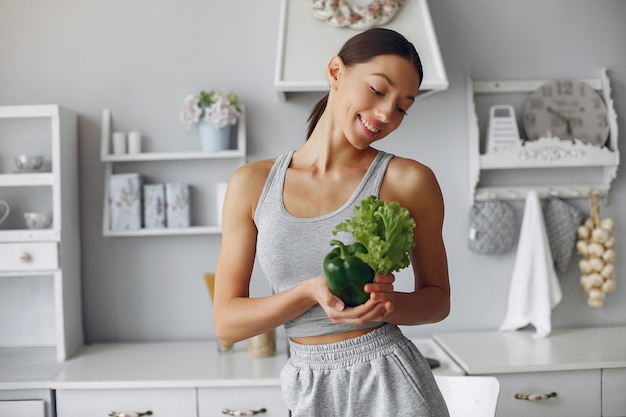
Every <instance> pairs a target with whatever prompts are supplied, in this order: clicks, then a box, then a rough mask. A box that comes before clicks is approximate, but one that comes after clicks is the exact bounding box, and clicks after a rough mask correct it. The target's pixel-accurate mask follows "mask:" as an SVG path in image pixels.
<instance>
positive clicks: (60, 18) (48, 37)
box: [0, 0, 626, 342]
mask: <svg viewBox="0 0 626 417" xmlns="http://www.w3.org/2000/svg"><path fill="white" fill-rule="evenodd" d="M303 1H304V0H303ZM409 1H410V0H409ZM429 5H430V9H431V13H432V17H433V21H434V25H435V29H436V31H437V34H438V37H439V40H440V46H441V50H442V53H443V58H444V62H445V64H446V70H447V72H448V77H449V81H450V88H449V90H447V91H446V92H443V93H439V94H437V95H434V96H432V97H430V98H428V99H426V100H424V101H419V102H418V103H416V104H415V105H414V106H413V108H412V109H411V111H410V115H409V117H408V118H407V119H406V121H405V123H404V124H403V126H402V127H401V128H400V130H399V131H398V132H397V134H395V135H394V136H393V137H392V138H390V139H388V142H386V143H385V144H384V145H383V147H384V149H386V150H389V151H392V152H395V153H398V154H402V155H405V156H408V157H412V158H415V159H418V160H420V161H422V162H424V163H426V164H427V165H429V166H431V167H432V168H433V170H434V171H435V172H436V174H437V175H438V177H439V179H440V183H441V187H442V190H443V193H444V197H445V200H446V206H447V209H446V223H445V228H444V234H445V240H446V243H447V248H448V255H449V261H450V277H451V283H452V291H453V295H452V313H451V315H450V317H449V318H448V319H446V320H445V321H444V322H442V323H439V324H436V325H429V326H423V327H416V328H408V329H407V332H408V333H409V334H412V335H422V334H427V333H430V332H434V331H447V330H470V329H496V328H497V327H498V326H499V324H500V323H501V321H502V319H503V317H504V313H505V311H506V300H507V297H508V286H509V282H510V274H511V270H512V266H513V261H514V259H515V258H514V251H513V252H511V253H509V254H507V255H504V256H492V257H488V256H479V255H475V254H473V253H472V252H470V251H469V250H468V249H467V244H466V236H467V216H468V209H469V206H468V198H469V197H468V193H469V190H468V181H467V173H468V162H467V153H468V145H467V126H466V122H467V120H466V85H465V84H466V82H465V79H466V75H467V72H468V71H471V73H472V75H473V76H474V77H475V78H478V79H506V78H510V79H514V78H523V79H528V78H552V77H582V78H593V77H597V76H598V75H599V71H600V69H601V68H603V67H606V68H608V70H609V77H610V78H611V80H612V83H613V97H614V99H615V105H616V110H617V112H618V115H619V116H620V117H619V120H618V121H619V128H620V131H621V132H622V136H623V132H626V126H625V125H624V121H623V118H624V114H625V112H626V54H625V53H624V45H623V42H624V39H626V25H624V19H625V18H626V2H623V1H619V0H605V1H602V2H590V1H583V0H553V1H550V2H546V1H542V0H528V1H521V0H519V1H513V0H506V1H502V0H501V1H495V0H491V1H489V0H472V1H463V0H431V1H430V2H429ZM279 9H280V1H279V0H271V1H251V0H229V1H222V2H217V1H215V0H206V1H197V0H179V1H176V2H173V1H164V0H160V1H154V0H130V1H129V0H108V1H101V2H87V1H81V0H56V1H49V0H19V1H18V0H0V104H38V103H58V104H61V105H63V106H65V107H68V108H70V109H72V110H74V111H76V112H77V113H78V114H79V124H80V126H79V135H80V159H81V161H80V167H81V205H82V207H81V209H82V215H81V223H82V246H83V255H84V257H83V271H84V277H83V295H84V297H83V301H84V323H85V334H86V339H87V340H86V341H87V342H105V341H135V340H162V339H204V338H212V337H213V332H212V324H211V304H210V301H209V298H208V293H207V291H206V288H205V287H204V281H203V274H204V272H207V271H211V270H213V268H214V266H215V262H216V258H217V253H218V250H219V244H220V238H219V236H195V237H158V238H104V237H102V235H101V218H102V195H103V173H104V166H103V164H102V163H100V161H99V139H100V138H99V127H100V116H101V110H102V109H103V108H110V109H111V110H112V112H113V117H114V123H115V124H116V125H117V126H118V127H119V128H121V129H123V130H130V129H139V130H140V131H142V133H143V134H144V136H145V137H146V138H147V147H149V148H150V149H158V150H172V149H192V148H193V147H194V146H196V142H195V141H194V139H195V138H194V137H193V134H192V133H190V132H186V131H185V130H184V129H183V128H182V126H181V124H180V123H179V122H178V109H179V106H180V102H181V100H182V98H183V97H184V96H185V95H186V94H188V93H196V92H197V91H199V90H200V89H213V88H221V87H228V88H231V89H233V90H235V91H236V92H237V93H239V95H240V96H241V98H242V100H243V102H244V103H245V105H246V106H247V109H248V119H247V122H248V144H249V148H250V152H249V159H251V160H256V159H262V158H267V157H270V156H274V155H277V154H279V153H281V152H284V151H286V150H289V149H292V148H294V147H297V146H299V144H300V143H302V141H303V136H304V132H305V128H306V118H307V116H308V112H309V109H310V108H311V106H312V105H313V104H314V103H315V101H316V100H317V99H318V98H319V94H313V93H310V94H301V95H298V96H296V97H293V98H292V99H290V100H289V101H288V102H280V101H279V100H278V98H277V95H276V94H275V92H274V90H273V79H274V63H275V57H276V44H277V35H278V19H279ZM303 18H310V16H306V17H303ZM337 47H338V48H339V45H338V46H337ZM622 148H623V147H622ZM622 150H623V149H622ZM198 171H199V173H198V176H199V177H200V178H199V179H198V181H200V182H202V181H204V180H203V178H204V177H206V178H209V179H208V180H207V181H211V182H212V181H213V178H219V177H220V175H222V174H221V172H222V171H223V166H222V165H219V164H218V165H217V166H216V167H215V168H211V167H210V166H208V167H207V166H206V165H200V166H198ZM623 178H624V176H623V174H622V173H621V172H619V174H618V178H617V179H616V180H615V181H614V191H613V192H612V194H611V200H610V205H608V206H607V205H606V204H604V203H603V205H602V206H601V213H602V215H603V216H612V217H614V218H615V219H616V221H617V224H618V226H619V229H618V231H617V232H616V238H617V242H618V243H617V244H618V249H617V250H618V260H617V262H616V268H617V271H618V276H617V279H618V291H617V292H616V293H614V294H610V295H609V296H608V297H607V300H606V305H605V307H604V308H602V309H601V310H597V311H593V310H590V309H588V308H587V307H586V297H585V295H584V294H583V293H582V292H581V290H580V289H579V288H578V272H577V267H576V265H572V267H571V268H570V271H569V273H568V274H567V275H565V276H563V277H561V285H562V287H563V291H564V299H563V301H562V302H561V304H560V305H559V306H558V307H557V308H556V309H555V310H554V314H553V325H554V326H556V327H569V326H582V325H610V324H625V323H626V319H625V317H626V302H625V301H626V300H625V295H626V288H625V287H626V282H624V280H623V279H622V276H621V274H620V272H619V271H622V270H623V266H624V263H625V262H626V260H625V259H624V258H625V256H624V255H626V251H624V249H623V246H622V245H623V244H622V242H624V241H625V239H626V233H625V232H624V228H625V227H626V226H625V225H626V213H624V211H623V210H618V207H620V206H621V205H623V204H624V200H625V199H626V184H625V183H624V179H623ZM573 203H574V204H576V205H577V206H579V207H580V208H582V209H584V210H585V211H587V212H588V205H587V201H586V200H584V199H582V200H575V201H573ZM522 205H523V204H522V203H521V202H520V203H516V204H515V206H516V210H517V212H518V215H519V216H520V217H519V218H520V219H521V208H522ZM254 286H255V291H254V294H265V293H267V291H268V290H267V284H266V283H265V281H264V277H263V276H262V275H261V274H259V273H256V274H255V277H254Z"/></svg>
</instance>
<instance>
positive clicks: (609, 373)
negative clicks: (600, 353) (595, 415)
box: [602, 368, 626, 417]
mask: <svg viewBox="0 0 626 417" xmlns="http://www.w3.org/2000/svg"><path fill="white" fill-rule="evenodd" d="M602 416H603V417H624V416H626V368H613V369H603V370H602Z"/></svg>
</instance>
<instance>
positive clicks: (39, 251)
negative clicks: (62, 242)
mask: <svg viewBox="0 0 626 417" xmlns="http://www.w3.org/2000/svg"><path fill="white" fill-rule="evenodd" d="M58 267H59V250H58V245H57V243H56V242H45V243H0V272H10V271H44V270H53V269H58Z"/></svg>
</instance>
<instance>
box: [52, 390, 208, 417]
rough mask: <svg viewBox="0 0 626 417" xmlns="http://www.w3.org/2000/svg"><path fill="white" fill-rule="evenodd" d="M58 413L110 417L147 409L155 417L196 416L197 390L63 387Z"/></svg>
mask: <svg viewBox="0 0 626 417" xmlns="http://www.w3.org/2000/svg"><path fill="white" fill-rule="evenodd" d="M56 400H57V404H56V405H57V416H58V417H86V416H89V417H107V416H108V413H109V412H111V411H114V412H117V413H145V412H146V411H152V416H153V417H173V416H176V417H196V391H195V389H194V388H180V389H169V388H168V389H75V390H70V389H60V390H58V391H57V393H56Z"/></svg>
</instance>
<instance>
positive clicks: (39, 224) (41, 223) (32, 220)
mask: <svg viewBox="0 0 626 417" xmlns="http://www.w3.org/2000/svg"><path fill="white" fill-rule="evenodd" d="M24 221H25V222H26V227H28V228H29V229H47V228H48V227H50V225H51V224H52V213H49V212H44V211H30V212H27V213H24Z"/></svg>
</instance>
